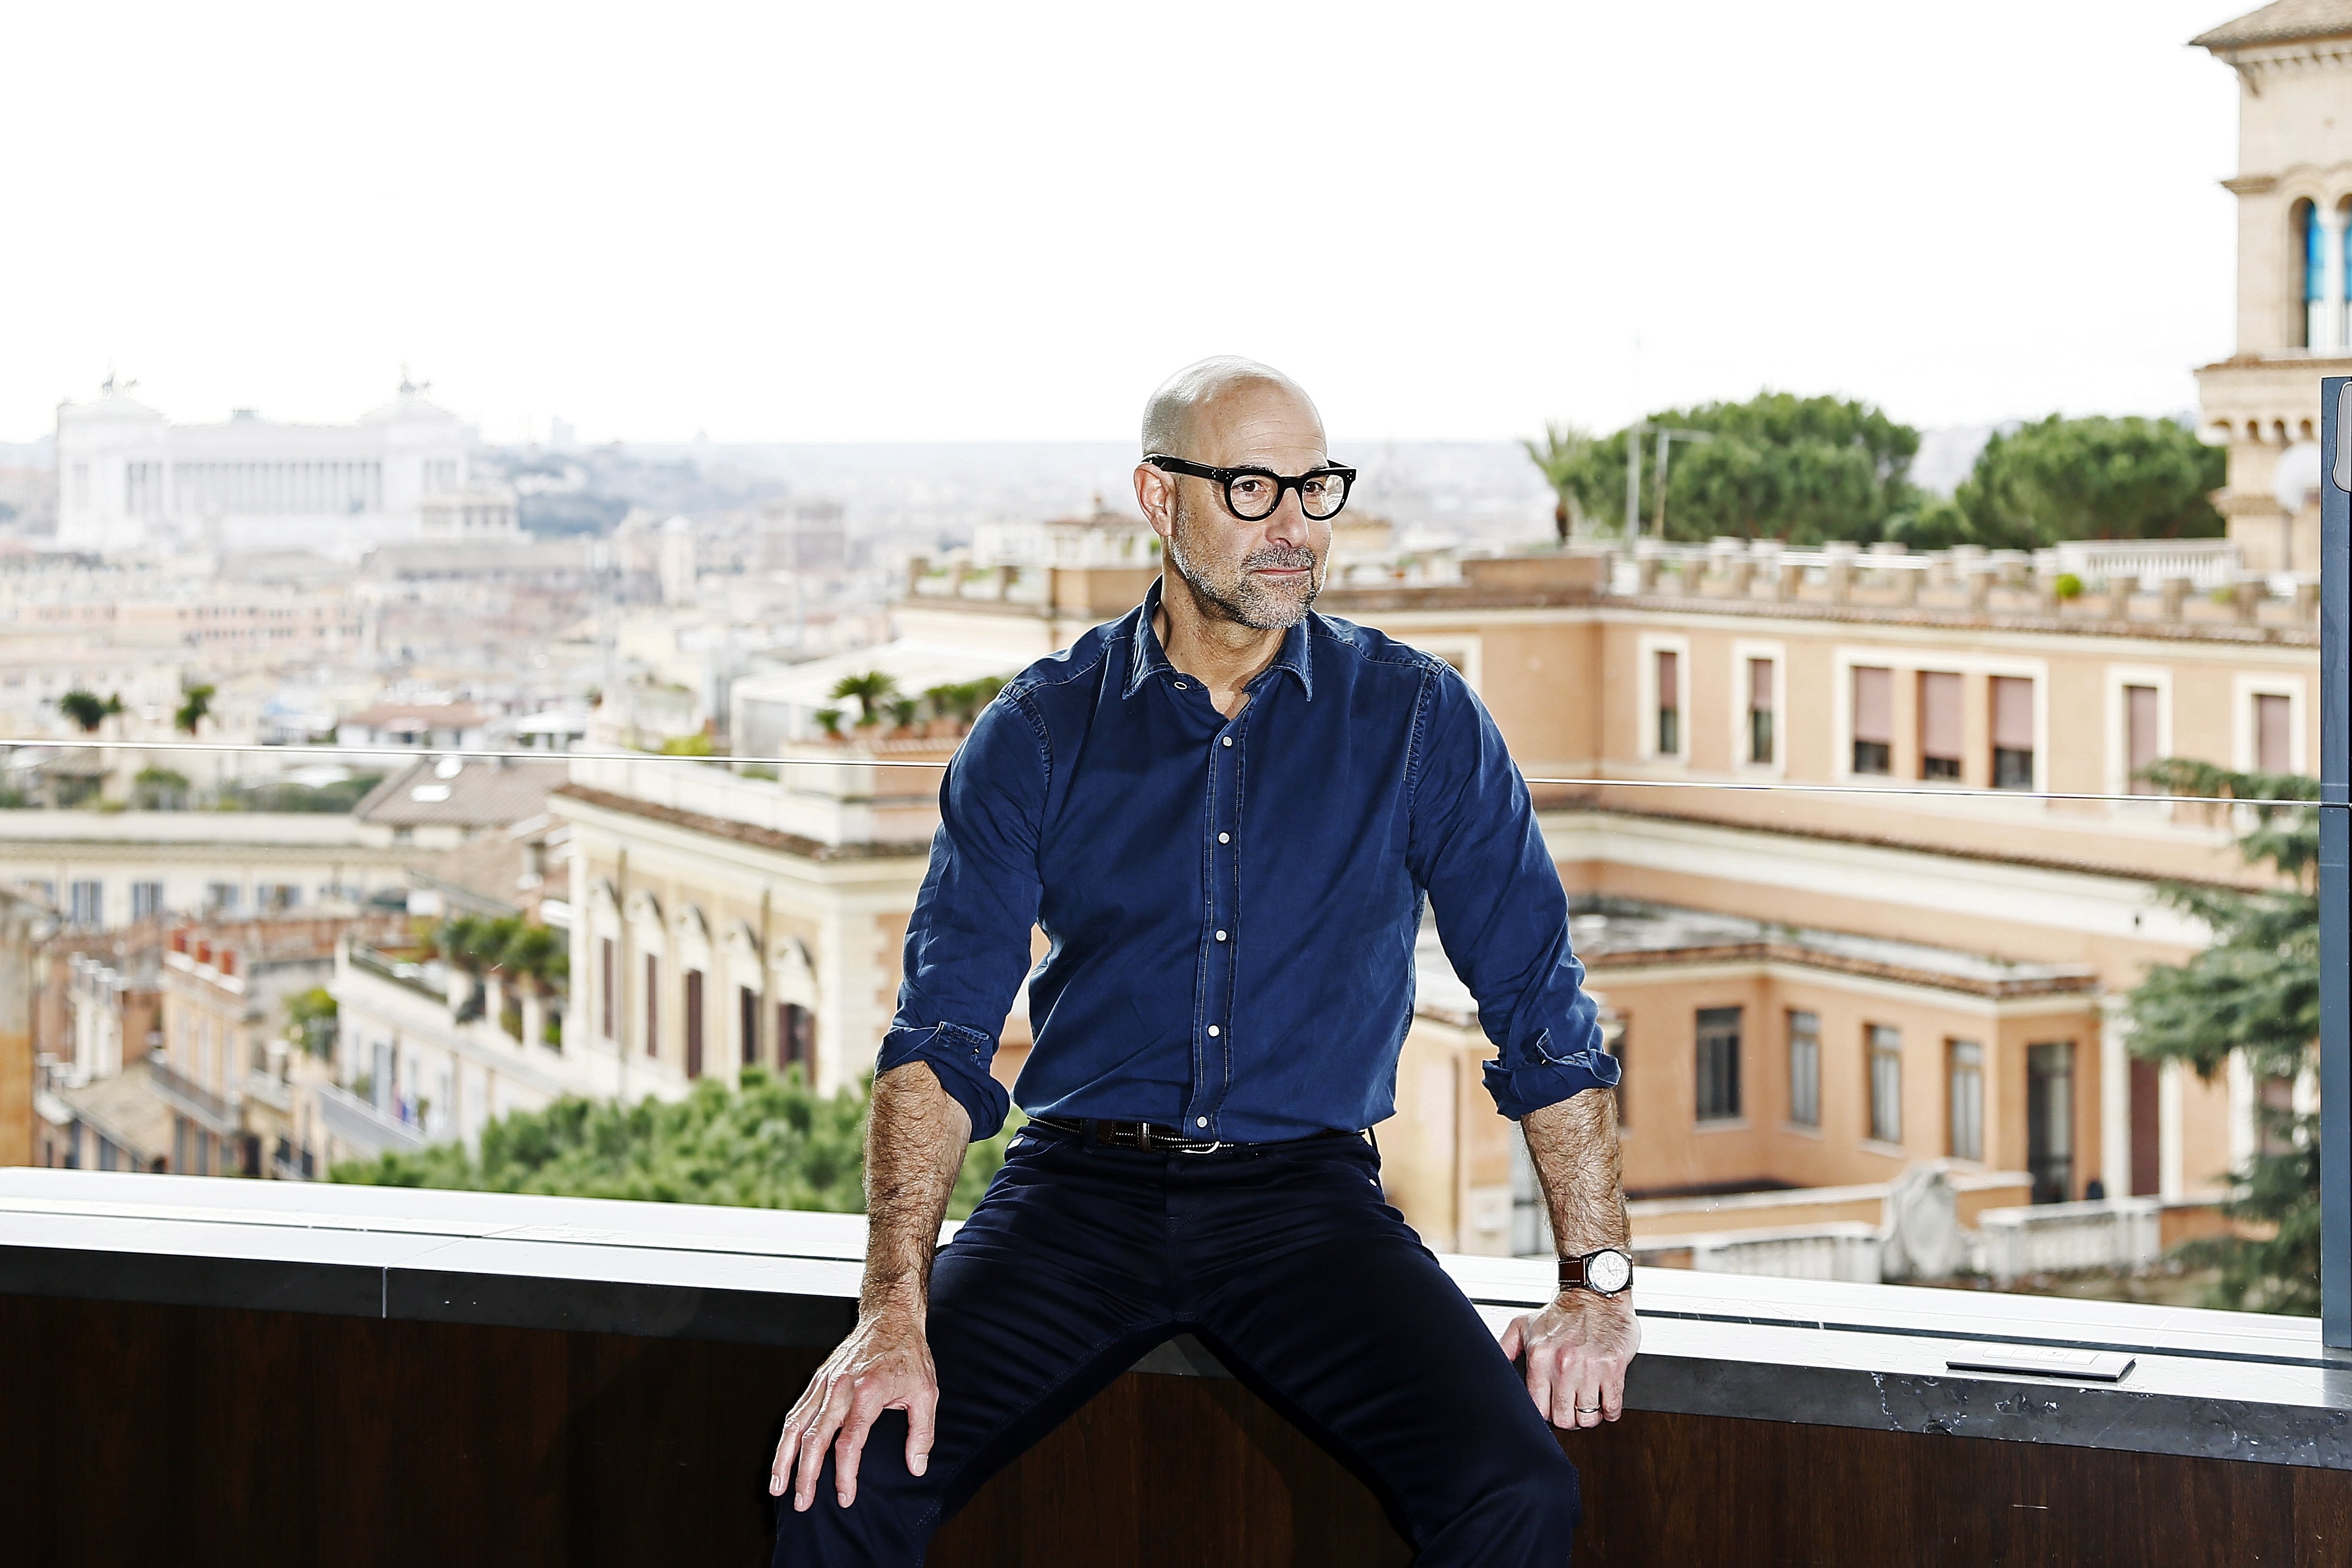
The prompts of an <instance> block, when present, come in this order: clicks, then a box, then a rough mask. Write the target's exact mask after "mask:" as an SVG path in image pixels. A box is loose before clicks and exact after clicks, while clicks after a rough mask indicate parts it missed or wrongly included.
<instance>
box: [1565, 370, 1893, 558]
mask: <svg viewBox="0 0 2352 1568" xmlns="http://www.w3.org/2000/svg"><path fill="white" fill-rule="evenodd" d="M1644 423H1645V424H1646V425H1648V426H1652V427H1656V426H1664V427H1665V428H1667V429H1669V430H1693V431H1698V432H1702V433H1704V434H1706V435H1707V436H1708V437H1709V438H1710V439H1708V440H1707V441H1706V442H1705V443H1696V442H1693V443H1686V444H1682V443H1678V444H1675V445H1674V446H1673V448H1672V451H1671V454H1670V459H1671V460H1670V461H1669V463H1668V465H1667V478H1666V534H1667V537H1669V538H1677V539H1706V538H1713V537H1715V536H1716V535H1718V534H1727V535H1734V536H1737V537H1739V538H1778V539H1782V540H1785V541H1787V542H1788V543H1790V544H1795V545H1810V544H1819V543H1822V541H1824V540H1828V539H1852V540H1854V541H1856V542H1859V543H1868V542H1870V541H1873V540H1875V539H1877V538H1881V537H1882V536H1883V534H1884V533H1885V528H1886V525H1887V523H1888V522H1889V521H1890V520H1891V519H1892V518H1894V517H1897V516H1899V515H1902V514H1903V513H1905V512H1906V510H1907V509H1909V508H1911V507H1915V506H1916V500H1917V497H1916V491H1915V490H1914V488H1913V487H1912V485H1911V480H1910V473H1911V459H1912V458H1913V457H1914V456H1916V455H1917V453H1918V450H1919V433H1918V432H1917V431H1916V430H1914V429H1912V428H1911V427H1910V426H1909V425H1907V424H1902V423H1896V422H1895V420H1893V419H1890V418H1888V417H1887V415H1886V414H1885V413H1883V412H1881V411H1880V410H1879V409H1878V408H1876V407H1874V405H1872V404H1870V403H1866V402H1854V401H1851V400H1845V399H1839V398H1832V397H1799V396H1797V395H1796V394H1794V393H1793V392H1761V393H1759V394H1758V395H1757V396H1755V397H1752V398H1750V399H1748V401H1747V402H1713V403H1706V404H1704V405H1702V406H1699V407H1696V408H1686V409H1664V410H1661V411H1659V412H1658V413H1653V414H1651V415H1649V416H1648V418H1647V419H1646V421H1645V422H1644ZM1632 439H1633V432H1632V431H1631V430H1630V429H1627V430H1620V431H1618V432H1616V433H1615V434H1612V435H1609V436H1605V437H1602V438H1601V439H1598V440H1595V441H1592V442H1591V443H1590V444H1588V445H1587V446H1586V447H1585V448H1584V449H1583V451H1582V452H1581V454H1580V455H1576V456H1574V457H1572V458H1567V459H1564V460H1563V461H1562V463H1561V464H1560V465H1559V470H1558V476H1557V477H1554V475H1553V471H1552V470H1550V469H1549V468H1548V469H1547V470H1546V475H1545V476H1546V478H1547V479H1549V480H1550V481H1551V483H1552V485H1553V487H1554V488H1555V489H1556V490H1559V491H1562V492H1564V493H1565V494H1566V495H1568V496H1569V497H1572V498H1573V500H1574V502H1575V504H1576V505H1577V506H1578V507H1581V508H1582V510H1583V511H1584V512H1585V513H1587V514H1588V515H1590V516H1592V517H1621V516H1622V515H1623V510H1624V504H1625V501H1624V498H1625V457H1626V446H1627V444H1628V443H1629V442H1630V441H1631V440H1632ZM1653 442H1654V438H1645V439H1644V444H1643V450H1642V453H1641V465H1640V474H1641V486H1640V497H1641V508H1642V517H1643V519H1644V526H1645V527H1646V526H1647V519H1648V518H1650V517H1654V516H1655V515H1656V507H1657V467H1656V463H1655V459H1654V444H1653ZM1531 455H1533V454H1532V453H1531ZM1541 461H1542V459H1541V458H1540V457H1538V463H1540V462H1541Z"/></svg>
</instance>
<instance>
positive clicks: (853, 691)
mask: <svg viewBox="0 0 2352 1568" xmlns="http://www.w3.org/2000/svg"><path fill="white" fill-rule="evenodd" d="M897 692H898V681H897V680H895V679H894V678H892V677H891V676H890V675H888V674H885V673H884V672H882V671H880V670H868V671H866V673H865V674H862V675H844V676H842V677H841V679H840V680H839V681H838V682H837V683H835V686H834V688H833V699H834V701H835V702H855V703H856V705H857V722H858V723H859V724H860V725H861V726H862V725H869V724H872V723H874V722H875V718H876V710H877V708H878V707H879V706H881V704H882V703H883V702H884V700H885V699H887V698H888V697H890V696H893V695H896V694H897Z"/></svg>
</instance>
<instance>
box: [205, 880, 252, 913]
mask: <svg viewBox="0 0 2352 1568" xmlns="http://www.w3.org/2000/svg"><path fill="white" fill-rule="evenodd" d="M242 902H244V899H243V895H242V894H241V893H240V892H239V890H238V888H237V884H236V883H233V882H208V883H205V909H207V910H210V911H215V912H218V913H223V914H226V913H227V912H229V911H232V910H234V909H236V906H237V905H238V904H240V903H242Z"/></svg>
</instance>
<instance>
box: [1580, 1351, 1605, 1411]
mask: <svg viewBox="0 0 2352 1568" xmlns="http://www.w3.org/2000/svg"><path fill="white" fill-rule="evenodd" d="M1604 1372H1605V1369H1604V1368H1603V1367H1602V1365H1601V1364H1600V1363H1599V1362H1597V1361H1592V1360H1590V1359H1588V1360H1587V1361H1586V1362H1585V1363H1584V1364H1583V1365H1581V1366H1580V1367H1579V1368H1577V1371H1576V1377H1575V1380H1574V1381H1575V1384H1576V1400H1575V1404H1574V1406H1572V1413H1573V1414H1574V1416H1575V1417H1576V1425H1577V1426H1578V1427H1598V1426H1599V1425H1601V1415H1602V1413H1603V1412H1604V1410H1605V1409H1606V1406H1603V1405H1602V1403H1601V1384H1602V1382H1603V1380H1604Z"/></svg>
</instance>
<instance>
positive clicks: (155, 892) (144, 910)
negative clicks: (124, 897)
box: [131, 882, 163, 920]
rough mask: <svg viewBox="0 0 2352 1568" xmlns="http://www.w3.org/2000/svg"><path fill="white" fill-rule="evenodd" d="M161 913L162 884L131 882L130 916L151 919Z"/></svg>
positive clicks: (134, 918)
mask: <svg viewBox="0 0 2352 1568" xmlns="http://www.w3.org/2000/svg"><path fill="white" fill-rule="evenodd" d="M162 914H163V883H160V882H134V883H131V919H133V920H152V919H154V918H155V917H156V916H158V915H162Z"/></svg>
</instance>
